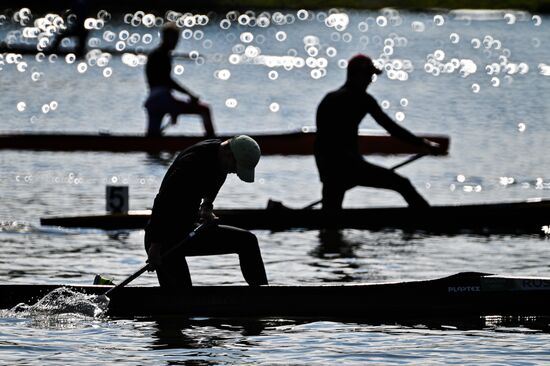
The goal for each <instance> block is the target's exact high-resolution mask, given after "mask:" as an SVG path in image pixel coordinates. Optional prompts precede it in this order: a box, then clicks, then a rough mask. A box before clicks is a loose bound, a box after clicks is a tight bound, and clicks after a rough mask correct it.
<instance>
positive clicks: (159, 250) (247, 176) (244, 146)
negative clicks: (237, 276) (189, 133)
mask: <svg viewBox="0 0 550 366" xmlns="http://www.w3.org/2000/svg"><path fill="white" fill-rule="evenodd" d="M260 155H261V153H260V147H259V146H258V144H257V143H256V141H254V139H252V138H250V137H249V136H246V135H240V136H236V137H233V138H231V139H229V140H226V141H223V142H222V141H221V140H218V139H212V140H205V141H202V142H199V143H198V144H195V145H193V146H191V147H189V148H187V149H186V150H184V151H182V152H181V153H180V154H179V155H178V156H177V157H176V159H175V160H174V162H173V163H172V165H171V166H170V167H169V168H168V171H167V172H166V174H165V176H164V179H163V181H162V183H161V186H160V189H159V192H158V194H157V195H156V197H155V201H154V205H153V209H152V212H151V217H150V220H149V223H148V224H147V227H146V228H145V250H146V251H147V254H148V258H149V259H148V261H149V263H150V264H151V265H152V266H153V268H154V269H155V271H156V273H157V278H158V281H159V284H160V285H161V287H163V288H169V289H181V288H184V287H189V286H191V285H192V281H191V275H190V273H189V268H188V266H187V262H186V260H185V257H188V256H203V255H221V254H231V253H236V254H238V256H239V261H240V266H241V271H242V273H243V276H244V279H245V280H246V282H247V283H248V284H249V285H251V286H259V285H266V284H267V283H268V281H267V276H266V272H265V268H264V264H263V260H262V255H261V253H260V248H259V245H258V240H257V238H256V236H255V235H254V234H253V233H251V232H249V231H246V230H243V229H239V228H236V227H232V226H225V225H208V226H207V227H206V228H204V229H203V230H201V231H200V232H198V233H197V234H196V235H195V236H194V237H193V239H192V240H189V241H188V242H187V243H186V244H185V245H183V246H181V247H180V248H178V249H177V250H175V251H174V252H173V253H171V254H170V255H169V256H168V258H167V257H166V256H165V257H163V253H165V252H166V251H167V250H169V249H170V248H171V247H173V246H175V245H177V244H178V243H179V242H181V241H182V240H183V239H184V238H186V237H187V235H188V234H189V233H190V232H191V231H193V229H194V228H195V226H196V224H197V222H211V221H214V220H216V216H215V215H214V213H213V211H212V209H213V203H214V200H215V198H216V196H217V194H218V191H219V190H220V188H221V187H222V185H223V184H224V182H225V180H226V177H227V174H229V173H236V174H237V176H238V177H239V178H240V179H241V180H242V181H244V182H249V183H251V182H253V181H254V170H255V167H256V165H257V164H258V161H259V160H260Z"/></svg>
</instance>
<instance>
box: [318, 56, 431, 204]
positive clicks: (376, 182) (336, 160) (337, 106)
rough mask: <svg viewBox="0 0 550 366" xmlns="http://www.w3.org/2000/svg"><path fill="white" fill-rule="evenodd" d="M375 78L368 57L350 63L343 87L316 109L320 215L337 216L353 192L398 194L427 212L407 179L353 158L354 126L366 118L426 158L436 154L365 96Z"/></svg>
mask: <svg viewBox="0 0 550 366" xmlns="http://www.w3.org/2000/svg"><path fill="white" fill-rule="evenodd" d="M381 73H382V70H380V69H378V68H377V67H376V66H375V65H374V63H373V61H372V60H371V58H370V57H368V56H366V55H363V54H359V55H356V56H354V57H352V58H351V59H350V60H349V61H348V66H347V78H346V82H345V83H344V85H342V86H341V87H340V88H339V89H337V90H334V91H332V92H329V93H328V94H327V95H326V96H325V97H324V98H323V100H322V101H321V103H320V104H319V106H318V107H317V116H316V124H317V134H316V141H315V162H316V164H317V169H318V171H319V176H320V179H321V182H322V184H323V188H322V197H323V198H322V204H323V209H324V210H327V211H330V212H337V211H339V210H340V209H341V208H342V202H343V200H344V195H345V193H346V191H347V190H349V189H351V188H353V187H356V186H366V187H376V188H385V189H391V190H394V191H397V192H399V193H400V194H401V195H402V196H403V198H404V199H405V200H406V201H407V203H408V204H409V206H414V207H427V206H429V204H428V202H427V201H426V200H425V199H424V198H423V197H422V196H421V195H420V194H419V193H418V192H417V191H416V189H415V188H414V187H413V185H412V184H411V182H410V181H409V180H408V179H407V178H405V177H403V176H401V175H399V174H397V173H396V172H395V171H393V170H390V169H386V168H384V167H380V166H377V165H374V164H371V163H369V162H367V161H366V160H364V159H363V156H362V155H361V153H360V152H359V148H358V131H359V124H360V123H361V121H362V120H363V118H364V117H365V116H366V115H367V114H370V115H371V116H372V117H373V118H374V120H375V121H376V122H377V123H378V124H379V125H380V126H382V127H383V128H384V129H385V130H387V131H388V132H389V133H390V134H391V135H393V136H395V137H397V138H400V139H402V140H404V141H408V142H410V143H413V144H416V145H420V146H424V147H425V149H426V152H437V151H439V149H440V148H439V144H437V143H435V142H432V141H428V140H426V139H423V138H420V137H417V136H415V135H414V134H412V133H411V132H409V131H408V130H406V129H405V128H403V127H401V126H399V125H398V124H397V123H396V122H394V121H393V120H392V119H391V118H390V117H389V116H388V115H387V114H386V113H385V112H384V111H383V110H382V108H381V107H380V106H379V105H378V102H377V101H376V99H374V97H373V96H372V95H370V94H369V93H367V91H366V90H367V88H368V86H369V85H370V84H371V82H372V78H373V75H380V74H381Z"/></svg>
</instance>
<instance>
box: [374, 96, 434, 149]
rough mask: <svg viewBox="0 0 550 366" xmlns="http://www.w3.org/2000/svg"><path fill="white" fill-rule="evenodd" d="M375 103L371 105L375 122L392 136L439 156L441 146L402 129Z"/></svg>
mask: <svg viewBox="0 0 550 366" xmlns="http://www.w3.org/2000/svg"><path fill="white" fill-rule="evenodd" d="M373 101H374V103H371V110H370V114H371V116H372V117H373V118H374V120H375V121H376V122H377V123H378V124H379V125H380V126H382V127H383V128H384V129H385V130H386V131H388V132H389V134H390V135H392V136H395V137H397V138H400V139H402V140H404V141H407V142H410V143H411V144H414V145H418V146H423V147H425V149H426V152H429V153H432V154H438V153H440V152H441V146H440V145H439V144H438V143H437V142H434V141H430V140H427V139H425V138H421V137H418V136H416V135H415V134H413V133H412V132H410V131H409V130H407V129H406V128H403V127H401V126H400V125H398V124H397V123H395V122H394V121H393V120H392V119H391V118H390V117H389V116H388V115H387V114H386V113H385V112H384V111H383V110H382V108H380V105H378V103H377V102H376V101H375V100H374V99H373Z"/></svg>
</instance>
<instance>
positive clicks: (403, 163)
mask: <svg viewBox="0 0 550 366" xmlns="http://www.w3.org/2000/svg"><path fill="white" fill-rule="evenodd" d="M426 155H427V154H426V153H419V154H416V155H413V156H411V157H410V158H408V159H407V160H405V161H402V162H401V163H399V164H396V165H394V166H392V167H391V168H390V170H395V169H399V168H401V167H402V166H405V165H407V164H410V163H412V162H413V161H415V160H418V159H420V158H422V157H424V156H426ZM321 202H323V199H322V198H321V199H320V200H317V201H315V202H312V203H310V204H309V205H307V206H305V207H304V208H303V209H302V210H309V209H310V208H312V207H313V206H315V205H318V204H319V203H321Z"/></svg>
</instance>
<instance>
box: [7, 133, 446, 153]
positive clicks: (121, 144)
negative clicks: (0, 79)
mask: <svg viewBox="0 0 550 366" xmlns="http://www.w3.org/2000/svg"><path fill="white" fill-rule="evenodd" d="M233 136H234V135H220V136H218V138H220V139H222V140H225V139H228V138H231V137H233ZM250 136H251V137H253V138H254V139H255V140H256V141H257V142H258V144H259V145H260V147H261V149H262V154H263V155H311V154H313V142H314V140H315V132H314V131H312V130H309V129H307V128H306V129H302V130H297V131H291V132H283V133H273V134H267V133H266V134H255V135H250ZM419 136H421V137H424V138H426V139H429V140H432V141H435V142H437V143H439V144H440V145H441V146H442V147H443V148H444V150H445V153H447V151H448V149H449V137H448V136H445V135H432V134H420V135H419ZM204 139H205V137H204V136H199V135H194V136H193V135H185V136H183V135H179V136H175V135H168V136H162V137H146V136H144V135H137V134H136V135H122V134H119V135H117V134H72V133H13V134H0V150H1V149H4V150H6V149H9V150H49V151H110V152H132V151H146V152H151V153H156V152H161V151H173V152H177V151H181V150H183V149H185V148H187V147H189V146H191V145H193V144H195V143H197V142H199V141H202V140H204ZM359 145H360V150H361V152H362V153H363V154H415V153H420V152H422V151H421V150H420V148H419V147H418V146H416V145H412V144H409V143H407V142H403V141H401V140H399V139H397V138H395V137H392V136H390V135H388V134H386V133H383V132H378V131H368V130H367V131H361V132H360V134H359Z"/></svg>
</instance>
